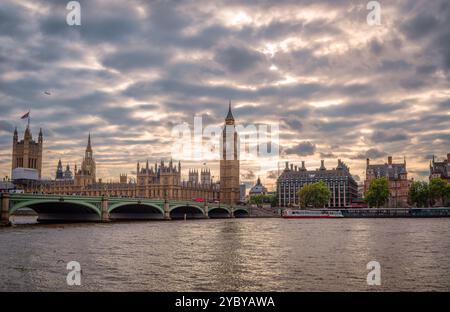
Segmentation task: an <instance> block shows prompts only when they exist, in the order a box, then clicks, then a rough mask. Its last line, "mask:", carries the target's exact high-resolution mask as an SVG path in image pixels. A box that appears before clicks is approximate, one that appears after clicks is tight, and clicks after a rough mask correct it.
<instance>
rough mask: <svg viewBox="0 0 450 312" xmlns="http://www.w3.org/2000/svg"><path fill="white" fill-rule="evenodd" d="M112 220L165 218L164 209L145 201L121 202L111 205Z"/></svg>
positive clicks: (110, 216)
mask: <svg viewBox="0 0 450 312" xmlns="http://www.w3.org/2000/svg"><path fill="white" fill-rule="evenodd" d="M108 211H109V214H110V215H109V218H110V219H111V220H152V219H157V220H158V219H164V210H163V209H162V208H161V207H159V206H158V205H156V204H152V203H145V202H120V203H114V204H112V205H110V206H109V208H108Z"/></svg>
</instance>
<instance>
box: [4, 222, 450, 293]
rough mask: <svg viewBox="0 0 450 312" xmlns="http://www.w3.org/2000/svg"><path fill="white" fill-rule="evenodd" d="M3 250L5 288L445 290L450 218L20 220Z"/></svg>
mask: <svg viewBox="0 0 450 312" xmlns="http://www.w3.org/2000/svg"><path fill="white" fill-rule="evenodd" d="M27 218H28V219H27ZM29 218H30V217H15V222H17V223H21V222H24V221H25V222H26V220H29ZM0 248H1V252H0V290H1V291H449V290H450V219H448V218H447V219H444V218H443V219H339V220H317V219H316V220H298V219H297V220H285V219H278V218H272V219H216V220H212V219H211V220H188V221H170V222H164V221H159V222H158V221H156V222H123V223H122V222H121V223H80V224H35V225H31V224H26V225H18V224H16V225H14V226H12V227H6V228H0ZM372 260H375V261H378V262H379V263H380V265H381V285H380V286H368V285H367V282H366V278H367V274H368V273H369V270H368V269H367V268H366V265H367V263H368V262H370V261H372ZM70 261H78V262H79V263H80V265H81V269H82V275H81V286H68V285H67V283H66V276H67V274H68V272H69V271H68V270H66V265H67V263H68V262H70Z"/></svg>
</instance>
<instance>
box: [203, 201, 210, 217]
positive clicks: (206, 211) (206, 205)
mask: <svg viewBox="0 0 450 312" xmlns="http://www.w3.org/2000/svg"><path fill="white" fill-rule="evenodd" d="M203 210H204V211H205V217H206V218H209V215H208V204H206V203H205V205H204V206H203Z"/></svg>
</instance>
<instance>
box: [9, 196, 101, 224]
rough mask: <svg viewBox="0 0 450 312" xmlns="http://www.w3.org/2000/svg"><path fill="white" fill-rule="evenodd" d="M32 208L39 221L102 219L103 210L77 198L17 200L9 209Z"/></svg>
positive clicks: (12, 210)
mask: <svg viewBox="0 0 450 312" xmlns="http://www.w3.org/2000/svg"><path fill="white" fill-rule="evenodd" d="M21 208H30V209H32V210H34V211H35V212H36V213H37V215H38V221H100V220H101V215H102V214H101V210H100V208H99V207H97V206H96V205H94V204H91V203H88V202H84V201H77V200H60V199H34V200H26V201H21V202H17V203H16V204H14V205H12V207H11V208H10V210H9V213H10V214H14V212H16V211H17V210H18V209H21Z"/></svg>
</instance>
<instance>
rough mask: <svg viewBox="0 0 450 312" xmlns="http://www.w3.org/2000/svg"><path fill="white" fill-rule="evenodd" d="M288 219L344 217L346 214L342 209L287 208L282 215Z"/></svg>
mask: <svg viewBox="0 0 450 312" xmlns="http://www.w3.org/2000/svg"><path fill="white" fill-rule="evenodd" d="M282 217H283V218H287V219H307V218H311V219H329V218H343V217H344V215H343V214H342V212H341V211H340V210H337V211H336V210H299V209H297V210H296V209H286V210H284V212H283V215H282Z"/></svg>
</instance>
